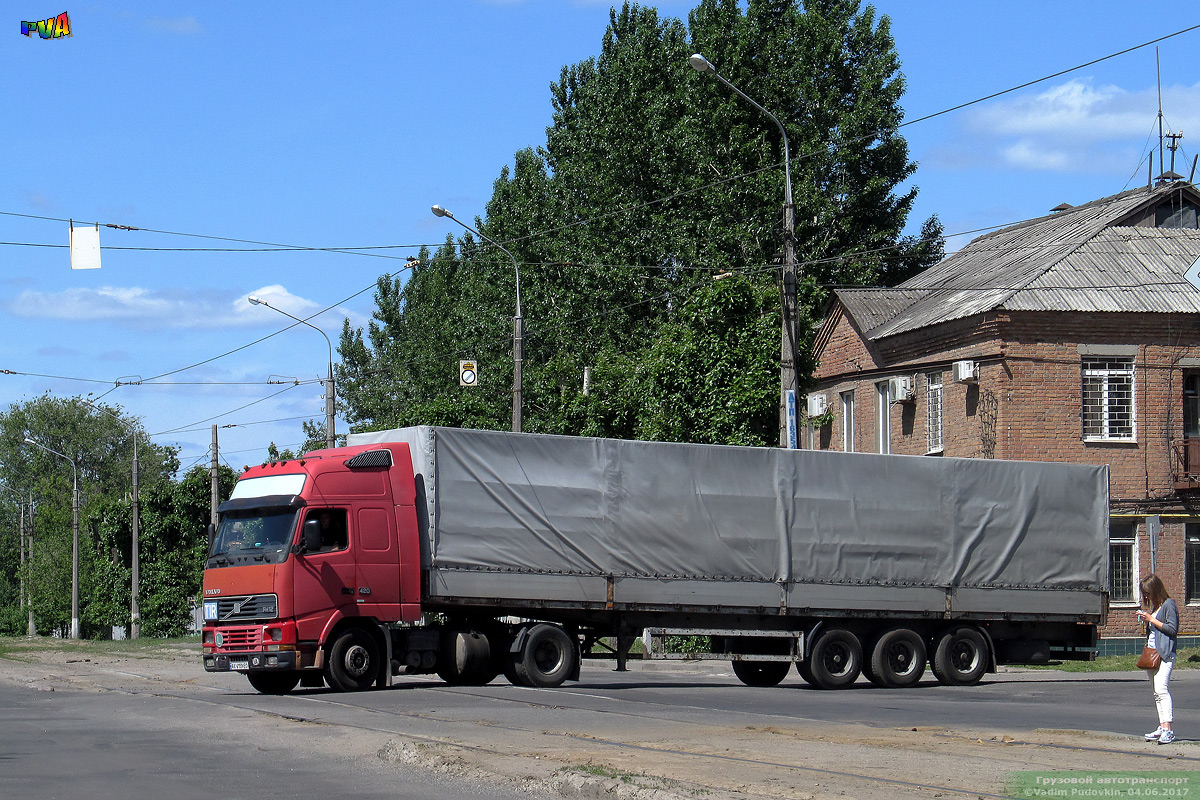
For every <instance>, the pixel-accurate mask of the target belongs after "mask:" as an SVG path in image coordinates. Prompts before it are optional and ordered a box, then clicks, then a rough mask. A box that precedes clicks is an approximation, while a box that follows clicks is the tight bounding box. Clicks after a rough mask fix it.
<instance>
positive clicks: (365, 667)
mask: <svg viewBox="0 0 1200 800" xmlns="http://www.w3.org/2000/svg"><path fill="white" fill-rule="evenodd" d="M378 671H379V648H378V647H376V645H375V639H374V638H373V637H372V636H371V634H369V633H367V632H366V631H364V630H363V629H361V628H350V629H349V630H345V631H342V633H341V634H339V635H338V637H337V638H336V639H334V640H333V644H332V645H330V647H329V653H328V657H327V659H326V663H325V681H326V682H327V683H328V684H329V685H330V686H331V687H332V688H334V689H336V690H338V691H339V692H358V691H361V690H363V689H369V688H370V687H371V684H373V683H374V682H375V673H376V672H378Z"/></svg>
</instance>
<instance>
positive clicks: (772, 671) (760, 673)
mask: <svg viewBox="0 0 1200 800" xmlns="http://www.w3.org/2000/svg"><path fill="white" fill-rule="evenodd" d="M731 663H732V664H733V674H734V675H737V676H738V680H740V681H741V682H742V683H744V684H746V685H747V686H778V685H779V682H780V681H782V680H783V679H784V678H786V677H787V674H788V670H789V669H791V668H792V663H791V662H790V661H733V662H731Z"/></svg>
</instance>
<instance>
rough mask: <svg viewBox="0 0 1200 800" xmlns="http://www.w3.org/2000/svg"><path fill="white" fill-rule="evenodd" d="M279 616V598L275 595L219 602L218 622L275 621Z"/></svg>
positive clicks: (252, 596) (224, 599) (223, 599)
mask: <svg viewBox="0 0 1200 800" xmlns="http://www.w3.org/2000/svg"><path fill="white" fill-rule="evenodd" d="M277 616H279V598H278V597H277V596H276V595H273V594H254V595H250V596H249V597H222V598H220V599H219V600H217V619H216V621H217V622H229V621H236V620H247V619H275V618H276V617H277Z"/></svg>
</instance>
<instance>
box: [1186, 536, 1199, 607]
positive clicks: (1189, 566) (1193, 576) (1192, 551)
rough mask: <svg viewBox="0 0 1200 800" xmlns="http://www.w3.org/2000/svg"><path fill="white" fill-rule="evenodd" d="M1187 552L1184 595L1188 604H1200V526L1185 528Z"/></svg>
mask: <svg viewBox="0 0 1200 800" xmlns="http://www.w3.org/2000/svg"><path fill="white" fill-rule="evenodd" d="M1184 537H1185V539H1186V540H1187V545H1186V546H1187V552H1186V554H1185V555H1184V573H1185V575H1184V582H1185V585H1184V590H1185V591H1184V594H1185V596H1186V598H1187V600H1186V602H1188V603H1200V525H1198V524H1196V523H1195V522H1189V523H1188V524H1187V525H1185V526H1184Z"/></svg>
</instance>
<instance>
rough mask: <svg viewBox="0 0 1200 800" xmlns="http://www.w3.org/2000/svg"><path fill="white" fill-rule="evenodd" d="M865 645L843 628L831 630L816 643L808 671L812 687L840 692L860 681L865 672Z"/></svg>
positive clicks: (810, 656) (823, 634)
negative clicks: (810, 675)
mask: <svg viewBox="0 0 1200 800" xmlns="http://www.w3.org/2000/svg"><path fill="white" fill-rule="evenodd" d="M862 660H863V659H862V643H861V642H859V641H858V637H857V636H855V635H854V634H853V633H851V632H850V631H848V630H845V629H843V628H830V629H829V630H827V631H825V632H824V633H822V634H821V636H820V638H818V639H817V641H816V643H815V644H813V648H812V652H811V655H809V659H808V661H809V663H808V668H809V670H810V671H811V672H812V676H813V685H814V686H818V687H820V688H822V689H841V688H843V687H845V686H849V685H850V684H852V683H854V682H855V681H856V680H858V676H859V674H860V673H861V672H862Z"/></svg>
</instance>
